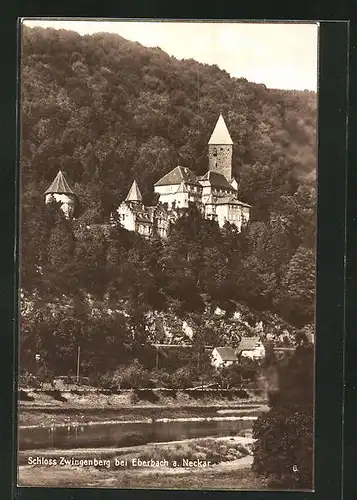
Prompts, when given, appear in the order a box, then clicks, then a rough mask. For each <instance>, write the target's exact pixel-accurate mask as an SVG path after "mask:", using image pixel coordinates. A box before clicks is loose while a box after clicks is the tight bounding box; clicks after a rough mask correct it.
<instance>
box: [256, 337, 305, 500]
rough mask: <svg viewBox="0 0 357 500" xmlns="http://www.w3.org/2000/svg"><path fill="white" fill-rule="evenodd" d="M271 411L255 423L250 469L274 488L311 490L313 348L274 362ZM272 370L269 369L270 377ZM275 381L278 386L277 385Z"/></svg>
mask: <svg viewBox="0 0 357 500" xmlns="http://www.w3.org/2000/svg"><path fill="white" fill-rule="evenodd" d="M274 371H276V372H277V379H276V378H274V382H273V383H272V385H271V389H270V393H269V405H270V410H269V411H268V412H267V413H263V414H262V415H261V416H260V417H258V419H257V421H256V423H255V424H254V429H253V437H254V438H255V439H256V442H255V445H254V460H253V466H252V467H253V470H254V471H255V472H257V473H258V474H259V475H263V476H266V477H267V478H268V481H269V486H270V487H271V488H274V489H303V490H305V489H312V488H313V483H312V477H313V427H314V425H313V402H314V398H313V392H314V351H313V347H312V346H311V344H305V345H301V346H298V347H297V348H296V351H295V353H294V355H293V356H292V357H291V359H290V360H289V361H287V362H286V361H285V363H281V364H280V365H279V364H278V363H276V364H275V370H274ZM272 375H273V373H272V372H270V377H272ZM276 380H277V382H278V385H277V386H276Z"/></svg>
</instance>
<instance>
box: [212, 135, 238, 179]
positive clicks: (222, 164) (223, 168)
mask: <svg viewBox="0 0 357 500" xmlns="http://www.w3.org/2000/svg"><path fill="white" fill-rule="evenodd" d="M232 155H233V146H232V145H230V144H229V145H227V144H225V145H219V144H209V145H208V168H209V170H211V172H218V173H219V174H223V175H224V177H225V178H226V179H227V180H228V181H230V180H231V178H232Z"/></svg>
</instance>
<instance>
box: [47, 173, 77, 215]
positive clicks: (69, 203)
mask: <svg viewBox="0 0 357 500" xmlns="http://www.w3.org/2000/svg"><path fill="white" fill-rule="evenodd" d="M52 200H55V201H57V202H60V203H61V210H62V212H63V213H64V215H65V217H66V218H67V219H72V218H73V212H74V208H75V204H76V195H75V194H74V192H73V190H72V189H71V187H70V186H69V184H68V182H67V180H66V177H65V175H64V173H63V172H62V171H61V170H59V172H58V174H57V175H56V177H55V179H54V181H53V182H52V184H51V185H50V187H49V188H48V189H47V190H46V192H45V203H50V202H51V201H52Z"/></svg>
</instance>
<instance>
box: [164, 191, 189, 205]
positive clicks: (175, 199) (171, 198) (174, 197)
mask: <svg viewBox="0 0 357 500" xmlns="http://www.w3.org/2000/svg"><path fill="white" fill-rule="evenodd" d="M188 199H189V194H188V193H167V194H161V195H160V198H159V201H160V203H162V204H164V203H167V206H168V208H173V206H176V208H178V207H179V208H187V207H188Z"/></svg>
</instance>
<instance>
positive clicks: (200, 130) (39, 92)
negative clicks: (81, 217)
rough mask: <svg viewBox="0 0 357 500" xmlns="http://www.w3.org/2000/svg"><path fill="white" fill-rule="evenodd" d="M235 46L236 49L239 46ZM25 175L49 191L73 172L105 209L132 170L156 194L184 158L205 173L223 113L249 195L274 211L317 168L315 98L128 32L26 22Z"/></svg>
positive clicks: (258, 208) (85, 199)
mask: <svg viewBox="0 0 357 500" xmlns="http://www.w3.org/2000/svg"><path fill="white" fill-rule="evenodd" d="M237 50H238V48H237ZM21 67H22V72H21V82H22V84H21V89H22V92H21V102H22V105H21V123H22V156H21V160H22V179H23V183H24V185H25V186H26V190H27V189H28V188H29V184H30V183H34V187H33V189H36V190H37V189H38V190H41V189H46V188H47V184H48V183H49V182H51V181H52V180H53V178H54V176H55V175H56V174H57V172H58V170H59V169H60V168H61V169H62V170H63V171H65V172H67V173H68V177H69V179H70V180H71V181H72V183H78V185H77V186H76V190H77V191H78V194H80V196H81V201H82V203H83V207H84V209H86V208H88V207H89V205H90V204H91V203H90V201H89V199H92V200H93V205H95V207H96V208H98V209H99V210H100V214H101V215H104V216H105V215H107V214H108V212H110V210H112V209H113V207H115V206H117V205H118V202H119V201H120V200H121V199H122V198H123V196H125V195H126V193H127V190H128V188H129V186H130V184H131V182H132V180H133V179H134V178H136V179H137V181H138V182H139V185H140V188H141V190H142V192H143V193H144V194H146V195H149V194H150V193H151V192H152V185H153V183H154V182H156V180H158V178H159V177H160V176H162V175H163V174H164V173H166V172H167V171H169V170H170V169H171V168H173V167H174V166H176V165H179V164H181V165H183V166H188V167H190V168H191V169H192V170H193V171H194V172H196V173H198V174H203V173H204V172H205V171H207V168H208V167H207V142H208V140H209V137H210V134H211V133H212V130H213V128H214V125H215V123H216V121H217V117H218V115H219V112H220V111H222V113H223V115H224V117H225V120H226V123H227V126H228V128H229V131H230V134H231V136H232V138H233V142H234V153H233V164H234V167H233V172H234V175H235V176H236V177H237V178H238V180H239V181H240V196H241V198H242V199H244V201H246V202H247V203H250V204H252V205H253V207H254V209H253V216H254V218H255V219H256V220H266V219H267V217H268V216H269V210H270V209H271V207H272V206H273V204H274V202H275V201H276V200H277V198H278V197H279V196H280V195H281V194H284V195H292V194H294V192H295V191H296V189H297V186H298V183H299V182H300V180H303V181H305V180H313V179H314V178H315V167H316V145H315V140H316V123H315V122H316V95H315V94H314V93H312V92H297V91H296V92H292V91H291V92H288V91H281V90H269V89H267V88H266V87H265V86H264V85H257V84H253V83H250V82H248V81H247V80H245V79H244V78H242V79H237V78H231V77H230V76H229V75H228V73H226V72H225V71H222V70H220V69H219V68H218V67H217V66H210V65H206V64H200V63H198V62H196V61H194V60H183V61H179V60H177V59H175V58H173V57H169V56H168V55H167V54H166V53H165V52H163V51H162V50H161V49H159V48H156V49H151V48H146V47H143V46H142V45H140V44H139V43H134V42H130V41H127V40H124V39H123V38H121V37H120V36H119V35H112V34H96V35H91V36H80V35H79V34H77V33H75V32H70V31H62V30H61V31H59V30H51V29H47V30H44V29H41V28H33V29H29V28H26V27H24V28H23V37H22V63H21Z"/></svg>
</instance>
